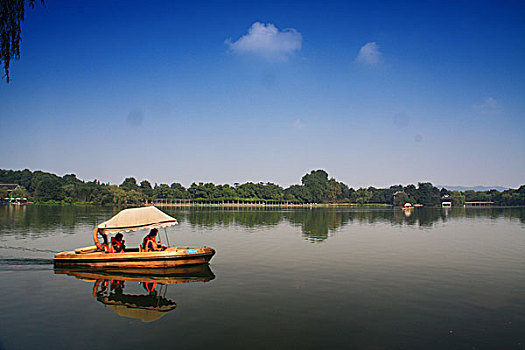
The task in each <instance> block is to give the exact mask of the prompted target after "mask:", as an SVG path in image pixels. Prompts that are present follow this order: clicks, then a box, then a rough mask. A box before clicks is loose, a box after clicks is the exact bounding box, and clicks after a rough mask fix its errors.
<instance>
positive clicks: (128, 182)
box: [119, 177, 151, 191]
mask: <svg viewBox="0 0 525 350" xmlns="http://www.w3.org/2000/svg"><path fill="white" fill-rule="evenodd" d="M119 187H120V188H122V189H123V190H124V191H139V190H140V187H139V185H137V180H136V179H135V178H134V177H127V178H125V179H124V181H123V182H122V183H121V184H120V186H119ZM150 187H151V185H150Z"/></svg>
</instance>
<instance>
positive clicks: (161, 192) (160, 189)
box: [153, 184, 172, 199]
mask: <svg viewBox="0 0 525 350" xmlns="http://www.w3.org/2000/svg"><path fill="white" fill-rule="evenodd" d="M171 194H172V191H171V188H170V187H169V186H168V185H167V184H160V185H158V186H156V187H155V188H154V189H153V198H159V199H168V198H172V195H171Z"/></svg>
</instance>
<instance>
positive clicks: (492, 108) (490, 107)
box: [473, 97, 500, 113]
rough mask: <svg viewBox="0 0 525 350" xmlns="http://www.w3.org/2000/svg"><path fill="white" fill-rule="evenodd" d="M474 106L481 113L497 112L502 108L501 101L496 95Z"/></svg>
mask: <svg viewBox="0 0 525 350" xmlns="http://www.w3.org/2000/svg"><path fill="white" fill-rule="evenodd" d="M473 107H474V108H475V109H477V110H479V111H480V112H481V113H492V112H497V111H499V109H500V106H499V103H498V101H496V99H495V98H494V97H487V98H486V99H485V101H483V103H481V104H477V105H474V106H473Z"/></svg>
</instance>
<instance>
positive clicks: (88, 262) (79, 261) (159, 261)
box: [54, 247, 215, 269]
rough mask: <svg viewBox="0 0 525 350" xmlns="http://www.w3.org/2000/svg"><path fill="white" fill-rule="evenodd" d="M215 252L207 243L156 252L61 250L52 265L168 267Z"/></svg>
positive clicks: (203, 258)
mask: <svg viewBox="0 0 525 350" xmlns="http://www.w3.org/2000/svg"><path fill="white" fill-rule="evenodd" d="M213 255H215V250H214V249H213V248H209V247H169V248H167V249H166V250H163V251H156V252H125V253H105V252H100V251H93V252H87V253H79V250H77V251H67V252H61V253H58V254H56V255H55V259H54V264H55V266H83V267H98V268H116V267H118V268H146V269H149V268H155V269H158V268H170V267H177V266H188V265H198V264H207V263H208V262H209V261H210V260H211V258H212V257H213Z"/></svg>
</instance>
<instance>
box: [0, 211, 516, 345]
mask: <svg viewBox="0 0 525 350" xmlns="http://www.w3.org/2000/svg"><path fill="white" fill-rule="evenodd" d="M117 211H118V210H117V209H114V208H102V207H69V206H63V207H60V206H57V207H52V206H34V205H33V206H31V205H30V206H27V207H7V206H1V207H0V278H1V280H2V289H1V290H2V297H1V298H0V349H35V348H37V349H38V348H42V349H43V348H46V349H47V348H56V349H70V348H73V347H77V348H99V349H121V348H136V347H141V348H144V347H156V348H166V347H168V346H169V347H176V348H180V349H187V348H196V349H201V348H228V349H231V348H242V349H244V348H259V349H269V348H271V349H290V348H296V349H299V348H300V349H305V348H306V349H334V348H341V349H343V348H344V349H350V348H351V349H525V209H523V208H514V209H497V208H494V209H454V210H448V211H444V210H442V209H416V210H415V211H413V212H412V213H411V215H410V216H407V215H405V213H404V212H403V211H401V210H399V209H363V210H356V209H312V210H309V209H306V210H264V209H246V210H239V209H236V210H232V209H199V210H183V211H181V210H173V209H171V210H170V209H167V210H165V211H166V212H167V213H169V214H170V215H172V216H174V217H176V218H177V219H178V220H179V223H180V225H178V226H176V227H175V228H170V229H168V235H169V239H170V243H171V245H189V246H200V245H207V246H211V247H214V248H215V249H216V250H217V254H216V255H215V257H214V258H213V259H212V260H211V263H210V265H209V267H207V266H203V267H197V268H192V269H188V270H177V271H173V273H171V274H170V276H169V277H159V276H148V275H144V274H140V273H133V272H129V271H128V272H120V273H114V272H110V273H101V272H97V273H91V274H90V271H71V270H55V269H54V267H53V264H52V257H53V254H54V252H58V251H61V250H70V249H73V248H77V247H82V246H88V245H92V244H93V243H92V238H91V232H92V229H93V227H94V226H95V225H96V224H97V223H100V222H102V221H104V220H107V219H108V218H110V217H111V216H112V215H114V214H115V213H116V212H117ZM145 234H146V232H144V231H139V232H135V233H128V234H126V235H125V239H126V244H127V246H133V245H138V243H139V242H140V241H141V240H142V238H143V236H144V235H145ZM161 237H162V238H163V240H164V242H163V243H166V241H165V236H164V232H161ZM155 282H156V284H155Z"/></svg>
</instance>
